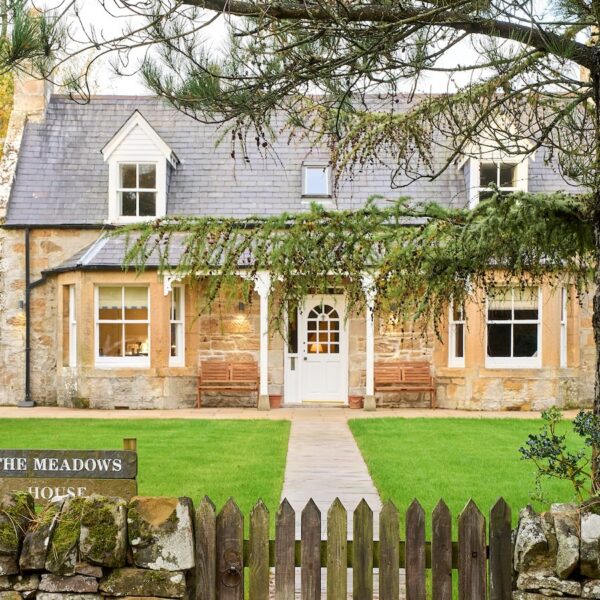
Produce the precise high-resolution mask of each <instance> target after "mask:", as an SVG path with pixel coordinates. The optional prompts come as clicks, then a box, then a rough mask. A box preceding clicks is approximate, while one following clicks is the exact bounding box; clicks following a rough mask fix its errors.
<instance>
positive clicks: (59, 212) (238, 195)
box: [6, 96, 566, 227]
mask: <svg viewBox="0 0 600 600" xmlns="http://www.w3.org/2000/svg"><path fill="white" fill-rule="evenodd" d="M135 110H139V111H140V113H141V114H142V115H143V116H144V118H145V119H146V120H147V121H148V122H149V123H150V125H151V126H152V127H153V128H154V129H155V130H156V131H157V132H158V133H159V135H160V136H161V137H162V138H163V139H164V141H165V142H166V143H167V144H168V145H169V146H170V147H171V148H172V149H173V151H174V152H175V153H176V154H177V156H178V157H179V159H180V164H179V165H178V167H177V169H176V170H175V171H174V172H173V173H172V175H171V178H170V181H169V189H168V197H167V212H168V213H169V214H173V215H174V214H181V215H212V216H232V217H241V216H250V215H272V214H277V213H280V212H282V211H297V210H304V209H306V204H302V199H301V171H302V169H301V165H302V162H303V161H304V160H307V159H310V158H311V157H312V158H314V157H315V154H314V153H313V154H311V150H310V146H309V142H308V141H306V140H305V141H302V140H298V139H297V138H296V139H294V141H293V142H292V143H288V133H287V132H285V133H283V134H282V135H281V136H280V139H278V140H277V141H276V143H275V144H274V156H271V157H267V158H263V157H261V156H260V155H259V154H258V152H257V151H256V149H252V148H250V149H249V151H250V152H249V153H250V157H249V158H250V161H249V162H245V161H244V160H243V159H242V158H237V159H232V158H231V156H230V153H231V146H230V144H229V142H228V141H227V140H225V141H223V142H222V143H221V144H220V145H216V142H217V139H218V138H219V137H221V136H222V135H223V130H222V129H220V130H219V129H217V127H216V126H207V125H203V124H200V123H198V122H197V121H194V120H193V119H191V118H190V117H187V116H185V115H183V114H182V113H180V112H178V111H176V110H175V109H174V108H172V107H170V106H168V105H166V104H165V103H164V102H163V101H161V100H160V99H157V98H153V97H148V96H142V97H139V96H138V97H133V96H129V97H127V96H97V97H95V98H93V99H92V101H91V103H89V104H86V105H80V104H77V103H75V102H73V101H71V100H70V99H68V98H65V97H60V96H54V97H53V98H52V99H51V101H50V103H49V106H48V108H47V112H46V117H45V119H44V121H42V122H40V123H28V124H27V126H26V128H25V132H24V136H23V141H22V146H21V152H20V157H19V161H18V165H17V172H16V177H15V182H14V186H13V189H12V192H11V197H10V200H9V205H8V213H7V218H6V225H8V226H25V225H29V226H43V225H49V226H75V227H77V226H98V227H101V226H102V225H103V224H104V223H105V222H106V219H107V217H108V166H107V165H106V164H105V163H104V161H103V158H102V155H101V153H100V150H101V149H102V147H103V146H104V145H105V144H106V143H107V142H108V141H109V140H110V139H111V138H112V137H113V135H114V134H115V132H116V131H118V129H119V128H120V127H121V126H122V125H123V123H124V122H125V121H126V120H127V119H128V118H129V117H130V116H131V114H132V113H133V112H134V111H135ZM323 156H324V155H321V157H323ZM275 157H276V158H275ZM443 158H444V157H443V156H440V157H439V161H440V163H441V161H442V160H443ZM390 166H392V165H390ZM390 166H386V165H378V166H374V167H368V168H365V170H364V171H363V172H362V173H359V174H357V175H356V176H355V177H354V178H353V179H352V180H351V181H344V182H343V183H342V185H341V187H340V191H339V194H338V198H337V205H338V206H339V207H340V208H358V207H360V206H362V205H364V203H365V201H366V200H367V199H368V198H369V196H371V195H374V194H382V195H384V196H386V197H387V198H392V199H395V198H397V197H399V196H400V195H408V196H411V197H412V198H414V199H415V200H418V201H426V200H436V201H438V202H444V203H446V204H448V205H456V206H463V205H464V204H465V203H466V201H467V198H466V190H465V180H464V174H463V173H462V171H460V170H458V169H456V168H453V167H451V168H449V169H448V170H447V171H446V172H445V173H444V174H443V175H442V176H440V177H439V178H438V179H436V180H435V181H432V182H427V181H424V180H423V181H420V182H418V183H413V184H411V185H410V186H408V187H406V188H403V189H392V188H391V186H390V174H391V168H390ZM565 188H566V186H565V184H564V182H563V181H562V179H561V178H560V177H559V176H558V175H557V174H556V173H555V172H554V171H553V170H552V169H551V168H550V167H548V166H547V165H545V164H544V161H543V160H542V156H541V155H540V156H539V157H538V158H536V160H535V161H533V162H531V163H530V165H529V189H530V191H554V190H558V189H565Z"/></svg>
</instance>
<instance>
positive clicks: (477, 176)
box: [457, 131, 535, 208]
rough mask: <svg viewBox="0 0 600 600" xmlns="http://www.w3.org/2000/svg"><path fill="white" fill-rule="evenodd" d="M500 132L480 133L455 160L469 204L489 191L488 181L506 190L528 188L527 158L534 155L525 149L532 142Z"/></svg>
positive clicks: (486, 194) (519, 190)
mask: <svg viewBox="0 0 600 600" xmlns="http://www.w3.org/2000/svg"><path fill="white" fill-rule="evenodd" d="M504 136H505V137H503V135H502V134H500V133H499V132H497V131H496V132H495V135H494V136H492V135H488V136H485V135H481V137H480V139H479V142H478V143H477V144H475V143H473V144H470V145H469V147H468V148H467V149H466V151H465V154H463V156H462V158H461V159H460V160H459V161H458V165H457V166H458V169H459V170H462V171H463V174H464V176H465V185H466V188H467V197H468V202H469V208H473V207H475V206H476V205H477V204H478V203H479V201H480V200H483V199H484V198H485V197H487V196H489V195H491V194H492V193H493V192H492V191H491V190H490V187H489V186H490V184H493V185H495V186H496V187H497V188H498V190H499V191H500V192H503V193H506V194H510V193H512V192H526V191H527V190H528V187H529V161H530V160H534V159H535V153H534V152H530V151H529V150H530V148H531V146H532V144H531V143H530V142H528V141H526V140H525V141H523V140H520V141H514V140H511V139H509V137H508V135H507V134H504ZM498 146H500V147H502V148H503V149H502V150H501V149H499V148H498Z"/></svg>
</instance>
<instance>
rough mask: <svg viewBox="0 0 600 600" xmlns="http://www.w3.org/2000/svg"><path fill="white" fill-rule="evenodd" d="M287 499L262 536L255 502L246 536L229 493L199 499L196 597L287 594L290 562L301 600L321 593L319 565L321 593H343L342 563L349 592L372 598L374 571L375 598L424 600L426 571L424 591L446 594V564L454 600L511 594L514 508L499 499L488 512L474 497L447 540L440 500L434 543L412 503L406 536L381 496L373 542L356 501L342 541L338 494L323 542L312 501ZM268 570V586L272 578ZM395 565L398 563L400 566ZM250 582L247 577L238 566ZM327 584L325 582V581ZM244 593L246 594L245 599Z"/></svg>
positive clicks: (265, 516)
mask: <svg viewBox="0 0 600 600" xmlns="http://www.w3.org/2000/svg"><path fill="white" fill-rule="evenodd" d="M295 518H296V515H295V513H294V510H293V508H292V507H291V505H290V504H289V503H288V502H287V500H284V501H283V502H282V503H281V505H280V507H279V510H278V511H277V515H276V517H275V540H271V539H269V511H268V510H267V507H266V506H265V505H264V504H263V502H262V501H259V502H258V503H257V504H256V505H255V506H254V508H253V509H252V511H251V512H250V523H249V533H250V536H249V539H248V540H246V539H244V517H243V515H242V513H241V511H240V509H239V508H238V507H237V505H236V504H235V502H234V501H233V500H232V499H230V500H229V501H228V502H227V503H226V504H225V506H224V507H223V509H222V510H221V511H220V512H219V513H218V514H217V513H216V510H215V506H214V504H213V503H212V502H211V500H210V499H208V498H205V499H204V500H203V501H202V502H201V503H200V506H199V507H198V509H197V511H196V527H195V528H196V565H197V566H196V572H195V581H194V584H193V585H194V586H195V592H196V594H195V597H196V598H197V599H198V600H244V589H245V586H246V588H247V591H248V592H249V598H250V600H268V599H269V598H275V600H294V599H295V598H296V597H297V596H296V591H295V569H296V567H299V568H300V571H301V592H300V593H301V598H302V600H318V599H320V598H321V568H322V567H325V568H326V578H327V580H326V590H327V595H326V597H327V600H347V597H348V589H347V587H348V586H347V569H349V568H351V569H352V596H351V597H352V598H353V599H354V600H371V599H372V598H373V597H374V596H373V589H374V588H373V582H374V569H376V568H377V569H378V570H379V572H378V575H377V576H378V578H379V590H378V598H379V599H380V600H398V599H399V598H400V591H401V586H400V579H401V577H402V575H404V577H405V598H406V600H426V579H427V573H426V571H427V569H431V584H430V588H431V597H432V598H433V600H451V599H452V593H453V586H452V570H453V569H456V570H457V571H458V598H459V600H486V599H489V600H510V598H511V590H512V556H511V511H510V507H509V506H508V505H507V504H506V502H505V501H504V499H502V498H501V499H499V500H498V501H497V502H496V504H495V505H494V507H493V508H492V509H491V511H490V516H489V542H488V543H486V519H485V516H484V515H483V514H482V513H481V511H480V510H479V508H478V507H477V506H476V504H475V503H474V502H473V501H470V502H469V503H468V504H467V505H466V506H465V508H464V510H463V511H462V513H461V514H460V516H459V517H458V541H457V542H453V541H452V515H451V513H450V510H449V509H448V507H447V506H446V504H445V503H444V501H443V500H440V502H439V503H438V505H437V506H436V508H435V510H434V511H433V513H432V527H431V531H432V537H431V541H430V542H428V541H426V540H425V511H424V510H423V508H422V507H421V505H420V504H419V503H418V502H417V501H416V500H415V501H413V503H412V504H411V505H410V507H409V508H408V510H407V512H406V531H405V536H404V540H401V536H400V519H399V512H398V510H397V508H396V507H395V506H394V504H393V503H392V502H387V503H386V504H385V505H384V506H383V509H382V511H381V513H380V515H379V540H377V541H374V540H373V512H372V510H371V508H370V507H369V505H368V504H367V503H366V502H365V501H364V500H363V501H362V502H361V503H360V504H359V505H358V507H357V508H356V510H355V511H354V514H353V539H352V540H348V539H347V513H346V509H345V508H344V506H343V505H342V503H341V502H340V501H339V500H337V499H336V500H335V501H334V502H333V504H332V505H331V507H330V508H329V511H328V513H327V539H326V540H321V513H320V511H319V509H318V507H317V505H316V504H315V503H314V502H313V501H312V500H310V501H309V502H308V504H307V505H306V507H305V508H304V510H303V511H302V515H301V536H300V537H301V539H300V540H296V535H295V531H296V526H295ZM271 567H274V571H275V576H274V591H273V585H272V583H273V582H272V581H271V582H270V578H271V576H270V572H271ZM401 569H404V573H402V571H401ZM245 570H246V571H247V578H248V580H249V581H247V582H245V581H244V579H245V574H244V571H245ZM323 583H325V582H323ZM246 597H248V596H246Z"/></svg>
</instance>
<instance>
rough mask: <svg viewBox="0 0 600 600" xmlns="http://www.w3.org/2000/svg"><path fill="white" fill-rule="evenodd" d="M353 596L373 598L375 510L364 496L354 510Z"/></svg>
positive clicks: (355, 597)
mask: <svg viewBox="0 0 600 600" xmlns="http://www.w3.org/2000/svg"><path fill="white" fill-rule="evenodd" d="M352 549H353V550H352V581H353V584H352V597H353V598H354V600H369V599H370V598H373V511H372V510H371V507H370V506H369V505H368V504H367V502H366V501H365V499H364V498H363V499H362V500H361V501H360V503H359V505H358V506H357V507H356V509H355V511H354V531H353V542H352Z"/></svg>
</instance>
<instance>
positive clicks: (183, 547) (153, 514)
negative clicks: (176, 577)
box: [127, 496, 195, 571]
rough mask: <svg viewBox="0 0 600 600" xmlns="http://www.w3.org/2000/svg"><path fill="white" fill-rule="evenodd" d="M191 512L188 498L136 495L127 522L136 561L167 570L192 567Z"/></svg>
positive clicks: (130, 505) (141, 564)
mask: <svg viewBox="0 0 600 600" xmlns="http://www.w3.org/2000/svg"><path fill="white" fill-rule="evenodd" d="M192 512H193V510H192V501H191V500H190V499H189V498H159V497H141V496H139V497H136V498H133V499H132V500H131V502H130V503H129V511H128V516H127V524H128V537H129V544H130V546H131V550H132V555H133V562H134V564H135V565H136V566H137V567H142V568H146V569H156V570H166V571H183V570H186V569H191V568H192V567H193V566H194V564H195V563H194V533H193V519H192Z"/></svg>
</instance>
